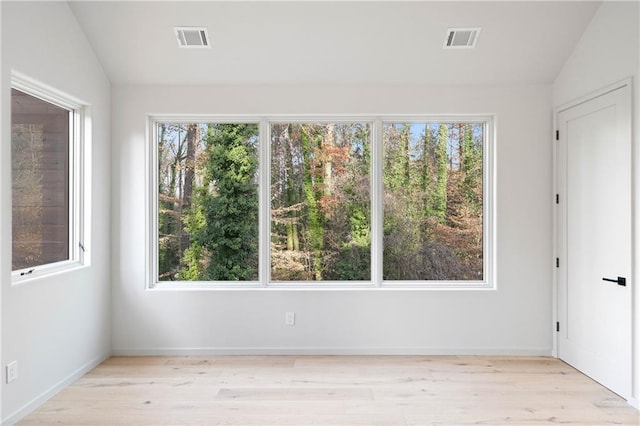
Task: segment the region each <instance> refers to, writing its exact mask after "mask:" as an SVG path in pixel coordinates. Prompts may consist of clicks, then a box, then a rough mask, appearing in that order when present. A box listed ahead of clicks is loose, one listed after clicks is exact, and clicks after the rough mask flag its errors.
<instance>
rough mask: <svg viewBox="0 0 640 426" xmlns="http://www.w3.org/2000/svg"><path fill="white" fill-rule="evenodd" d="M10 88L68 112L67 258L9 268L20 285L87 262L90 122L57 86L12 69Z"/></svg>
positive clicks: (81, 105)
mask: <svg viewBox="0 0 640 426" xmlns="http://www.w3.org/2000/svg"><path fill="white" fill-rule="evenodd" d="M11 88H12V89H16V90H19V91H21V92H23V93H25V94H27V95H29V96H32V97H35V98H37V99H40V100H42V101H43V102H46V103H49V104H52V105H55V106H58V107H60V108H63V109H65V110H67V111H68V112H69V152H68V156H69V157H68V163H69V169H68V176H69V177H68V179H69V187H68V203H69V205H68V208H69V213H68V214H69V216H68V220H69V228H68V236H67V237H68V250H69V253H68V259H66V260H63V261H60V262H54V263H49V264H43V265H33V266H30V267H28V268H23V269H18V270H14V271H12V272H11V282H12V285H19V284H24V283H27V282H30V281H33V280H37V279H39V278H42V277H46V276H51V275H56V274H59V273H63V272H67V271H72V270H75V269H79V268H82V267H84V266H86V265H87V260H88V258H89V257H88V256H86V255H85V251H87V250H88V249H89V244H88V241H87V240H86V239H85V238H86V237H88V233H87V230H86V226H87V223H86V219H87V218H88V217H90V214H89V212H88V211H87V207H88V205H87V203H86V198H87V197H88V191H87V189H88V186H87V185H86V182H85V180H86V179H87V176H88V175H89V173H88V169H87V167H86V164H85V162H86V161H87V160H86V149H87V148H86V145H87V144H89V143H90V140H91V124H90V123H88V122H87V121H88V120H89V117H90V112H89V111H88V110H89V107H88V106H87V105H86V104H85V103H83V102H82V101H81V100H79V99H77V98H75V97H73V96H70V95H68V94H66V93H64V92H62V91H60V90H58V89H55V88H53V87H51V86H48V85H46V84H43V83H41V82H39V81H37V80H34V79H32V78H30V77H28V76H26V75H24V74H21V73H19V72H16V71H12V72H11ZM81 247H82V248H81Z"/></svg>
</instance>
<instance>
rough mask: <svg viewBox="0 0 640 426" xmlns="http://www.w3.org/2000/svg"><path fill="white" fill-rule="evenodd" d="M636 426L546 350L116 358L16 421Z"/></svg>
mask: <svg viewBox="0 0 640 426" xmlns="http://www.w3.org/2000/svg"><path fill="white" fill-rule="evenodd" d="M556 423H564V424H578V425H607V424H624V425H634V426H637V425H638V424H640V417H639V414H638V411H637V410H635V409H633V408H632V407H630V406H629V405H627V403H626V402H625V401H624V400H622V399H621V398H620V397H618V396H616V395H615V394H613V393H612V392H610V391H608V390H607V389H605V388H603V387H602V386H600V385H599V384H597V383H595V382H594V381H592V380H591V379H589V378H588V377H586V376H584V375H582V374H581V373H579V372H578V371H576V370H574V369H573V368H571V367H569V366H568V365H566V364H564V363H563V362H561V361H558V360H556V359H552V358H543V357H456V356H443V357H425V356H401V357H397V356H260V357H252V356H234V357H113V358H110V359H108V360H107V361H105V362H104V363H103V364H101V365H100V366H98V367H97V368H96V369H94V370H93V371H91V372H89V373H88V374H87V375H85V376H84V377H82V378H81V379H79V380H78V381H77V382H75V383H74V384H73V385H71V386H69V387H68V388H66V389H65V390H63V391H62V392H60V393H59V394H58V395H56V396H55V397H54V398H52V399H51V400H50V401H48V402H47V403H45V404H44V405H42V406H41V407H40V408H39V409H38V410H37V411H36V412H34V413H32V414H31V415H30V416H28V417H26V418H25V419H24V420H23V421H22V422H20V423H19V424H20V425H41V424H64V425H103V424H119V425H123V424H127V425H130V424H137V425H169V424H171V425H178V424H202V425H478V424H482V425H487V424H490V425H504V424H509V425H513V424H518V425H519V424H524V425H544V424H556Z"/></svg>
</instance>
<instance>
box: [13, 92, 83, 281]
mask: <svg viewBox="0 0 640 426" xmlns="http://www.w3.org/2000/svg"><path fill="white" fill-rule="evenodd" d="M81 116H82V114H81V108H80V107H79V106H78V105H75V104H74V103H72V102H64V99H60V97H59V96H55V100H54V99H52V98H50V97H48V96H47V94H46V92H44V91H40V90H38V88H35V87H34V88H32V87H30V86H25V85H23V84H15V85H14V87H13V88H12V89H11V190H12V196H11V217H12V262H11V264H12V271H13V277H14V281H16V280H23V279H26V278H30V277H36V276H41V275H43V274H47V273H52V272H57V271H59V270H64V269H66V268H70V267H74V266H78V265H79V264H82V262H83V255H82V252H83V250H84V246H83V245H82V240H81V236H82V220H81V219H82V215H81V191H80V188H81V182H80V173H79V170H80V168H79V166H80V159H81V156H80V155H79V154H80V143H79V134H80V131H79V129H80V124H81V123H80V118H81Z"/></svg>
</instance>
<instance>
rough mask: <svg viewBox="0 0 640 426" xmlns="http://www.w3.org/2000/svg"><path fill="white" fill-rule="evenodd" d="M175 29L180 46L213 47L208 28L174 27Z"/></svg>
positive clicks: (188, 47) (189, 47)
mask: <svg viewBox="0 0 640 426" xmlns="http://www.w3.org/2000/svg"><path fill="white" fill-rule="evenodd" d="M173 31H174V32H175V34H176V39H177V40H178V46H179V47H182V48H185V49H191V48H203V47H211V45H210V44H209V33H208V32H207V29H206V28H200V27H174V28H173Z"/></svg>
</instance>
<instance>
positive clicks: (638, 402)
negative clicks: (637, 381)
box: [627, 397, 640, 410]
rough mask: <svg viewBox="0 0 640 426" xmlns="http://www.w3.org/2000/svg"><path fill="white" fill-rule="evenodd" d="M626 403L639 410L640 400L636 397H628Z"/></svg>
mask: <svg viewBox="0 0 640 426" xmlns="http://www.w3.org/2000/svg"><path fill="white" fill-rule="evenodd" d="M627 403H628V404H629V405H630V406H632V407H633V408H635V409H636V410H640V400H638V398H633V397H630V398H629V399H627Z"/></svg>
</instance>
